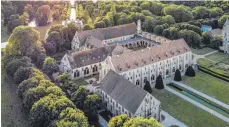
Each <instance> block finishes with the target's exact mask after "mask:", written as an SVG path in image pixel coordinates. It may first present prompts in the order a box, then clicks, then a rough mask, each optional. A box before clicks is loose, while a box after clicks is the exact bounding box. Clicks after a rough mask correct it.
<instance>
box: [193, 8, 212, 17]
mask: <svg viewBox="0 0 229 127" xmlns="http://www.w3.org/2000/svg"><path fill="white" fill-rule="evenodd" d="M192 12H193V15H194V18H195V19H205V18H209V17H210V16H211V12H210V10H209V9H208V8H206V7H204V6H197V7H195V8H194V9H193V11H192Z"/></svg>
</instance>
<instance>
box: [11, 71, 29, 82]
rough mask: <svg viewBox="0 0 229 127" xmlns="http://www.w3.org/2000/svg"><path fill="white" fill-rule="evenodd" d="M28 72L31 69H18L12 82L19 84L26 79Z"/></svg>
mask: <svg viewBox="0 0 229 127" xmlns="http://www.w3.org/2000/svg"><path fill="white" fill-rule="evenodd" d="M30 71H31V67H20V68H19V69H17V71H16V72H15V73H14V77H13V80H14V82H16V83H17V84H20V83H21V82H22V81H24V80H26V79H28V78H29V74H30Z"/></svg>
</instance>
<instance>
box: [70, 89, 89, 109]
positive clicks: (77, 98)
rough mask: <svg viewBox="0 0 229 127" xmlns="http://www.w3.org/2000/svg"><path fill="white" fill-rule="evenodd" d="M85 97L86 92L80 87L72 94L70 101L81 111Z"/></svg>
mask: <svg viewBox="0 0 229 127" xmlns="http://www.w3.org/2000/svg"><path fill="white" fill-rule="evenodd" d="M87 95H88V90H87V89H86V88H85V87H83V86H80V87H79V89H78V90H76V91H75V92H74V93H72V96H71V100H72V101H73V102H74V103H75V104H76V105H77V107H79V108H80V109H82V108H83V106H84V101H85V100H86V97H87Z"/></svg>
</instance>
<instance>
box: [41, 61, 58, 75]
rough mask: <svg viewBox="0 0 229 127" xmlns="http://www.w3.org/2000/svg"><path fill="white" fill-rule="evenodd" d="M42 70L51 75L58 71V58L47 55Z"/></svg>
mask: <svg viewBox="0 0 229 127" xmlns="http://www.w3.org/2000/svg"><path fill="white" fill-rule="evenodd" d="M42 70H43V71H44V72H45V73H47V74H48V75H51V74H52V73H54V72H57V71H58V70H59V68H58V65H57V63H56V60H55V59H54V58H52V57H46V58H45V61H44V64H43V68H42Z"/></svg>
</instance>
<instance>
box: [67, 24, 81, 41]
mask: <svg viewBox="0 0 229 127" xmlns="http://www.w3.org/2000/svg"><path fill="white" fill-rule="evenodd" d="M67 26H68V38H69V42H72V39H73V37H74V36H75V33H76V31H77V30H79V28H78V27H77V26H76V24H75V23H73V22H71V23H69V24H68V25H67Z"/></svg>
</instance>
